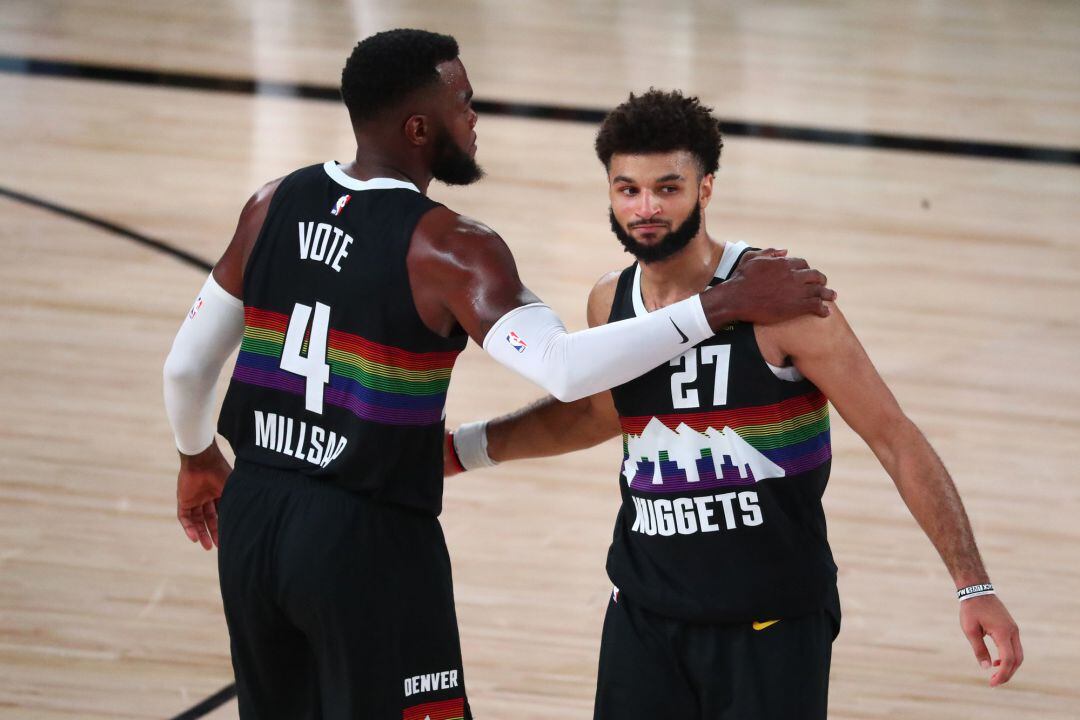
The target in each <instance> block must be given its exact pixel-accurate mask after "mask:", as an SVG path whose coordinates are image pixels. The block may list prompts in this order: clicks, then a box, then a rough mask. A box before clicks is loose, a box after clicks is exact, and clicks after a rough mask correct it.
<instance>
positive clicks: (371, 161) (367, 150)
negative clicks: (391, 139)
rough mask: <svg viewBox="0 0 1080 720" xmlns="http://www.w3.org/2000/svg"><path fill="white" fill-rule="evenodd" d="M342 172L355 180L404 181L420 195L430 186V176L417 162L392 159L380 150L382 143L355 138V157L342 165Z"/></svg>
mask: <svg viewBox="0 0 1080 720" xmlns="http://www.w3.org/2000/svg"><path fill="white" fill-rule="evenodd" d="M341 169H342V171H344V173H345V174H346V175H348V176H349V177H354V178H356V179H357V180H371V179H372V178H393V179H395V180H404V181H405V182H410V183H412V184H413V185H415V186H416V187H417V189H418V190H419V191H420V192H422V193H425V194H426V193H427V188H428V185H429V184H431V174H430V172H429V171H425V170H424V169H423V168H422V167H420V164H419V163H418V162H416V163H413V162H409V160H408V159H403V158H398V157H393V156H391V155H390V154H388V153H386V152H385V151H384V150H383V149H382V143H379V142H378V141H375V142H370V143H368V142H364V141H363V140H362V139H361V138H359V137H358V138H357V142H356V157H355V158H353V160H352V162H349V163H344V164H343V165H342V166H341Z"/></svg>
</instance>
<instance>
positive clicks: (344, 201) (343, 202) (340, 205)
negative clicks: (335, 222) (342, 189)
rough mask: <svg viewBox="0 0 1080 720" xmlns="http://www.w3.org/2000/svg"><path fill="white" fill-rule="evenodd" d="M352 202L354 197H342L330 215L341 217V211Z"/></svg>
mask: <svg viewBox="0 0 1080 720" xmlns="http://www.w3.org/2000/svg"><path fill="white" fill-rule="evenodd" d="M350 200H352V195H342V196H341V197H339V198H338V199H337V202H336V203H334V209H333V210H331V211H330V214H331V215H335V216H336V215H340V214H341V211H342V210H344V209H345V206H346V205H348V204H349V201H350Z"/></svg>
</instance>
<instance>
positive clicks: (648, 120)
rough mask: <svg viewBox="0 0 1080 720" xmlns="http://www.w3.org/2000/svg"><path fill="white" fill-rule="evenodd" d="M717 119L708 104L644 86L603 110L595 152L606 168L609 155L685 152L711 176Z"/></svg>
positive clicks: (718, 142) (719, 144)
mask: <svg viewBox="0 0 1080 720" xmlns="http://www.w3.org/2000/svg"><path fill="white" fill-rule="evenodd" d="M723 147H724V140H723V138H722V137H720V121H719V120H717V119H716V117H715V116H714V115H713V114H712V108H710V107H706V106H704V105H702V104H701V101H700V100H698V99H697V98H696V97H686V96H684V95H683V94H682V93H681V92H679V91H678V90H672V91H670V92H665V91H663V90H657V89H656V88H649V91H648V92H647V93H645V94H644V95H634V94H633V93H630V99H629V100H627V101H626V102H624V103H623V104H622V105H620V106H619V107H617V108H615V109H614V110H612V111H611V112H610V113H608V115H607V117H606V118H604V122H603V123H602V124H601V125H600V131H599V132H598V133H597V134H596V156H597V157H599V158H600V162H602V163H604V167H606V168H609V169H610V168H611V156H612V155H614V154H615V153H628V154H641V153H662V152H671V151H673V150H687V151H689V152H690V153H691V154H693V155H694V157H696V158H697V159H698V162H699V163H701V170H702V172H703V173H704V174H706V175H711V174H713V173H715V172H716V171H717V169H719V167H720V150H721V149H723Z"/></svg>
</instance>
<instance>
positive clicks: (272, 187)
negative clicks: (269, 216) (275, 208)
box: [243, 175, 288, 215]
mask: <svg viewBox="0 0 1080 720" xmlns="http://www.w3.org/2000/svg"><path fill="white" fill-rule="evenodd" d="M286 177H288V176H287V175H282V176H281V177H279V178H274V179H273V180H271V181H270V182H267V183H263V185H262V186H261V187H259V189H258V190H256V191H255V192H254V193H252V194H251V197H250V198H248V201H247V204H246V205H244V210H243V213H244V214H245V215H247V214H254V213H259V214H262V215H265V214H266V210H267V208H268V207H269V206H270V201H271V200H273V199H274V194H275V193H276V192H277V190H278V187H280V186H281V182H282V181H283V180H284V179H285V178H286Z"/></svg>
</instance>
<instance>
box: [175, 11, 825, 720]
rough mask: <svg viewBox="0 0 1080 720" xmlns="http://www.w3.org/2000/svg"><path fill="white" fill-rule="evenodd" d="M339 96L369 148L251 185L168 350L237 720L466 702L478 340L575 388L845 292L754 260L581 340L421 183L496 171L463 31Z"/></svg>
mask: <svg viewBox="0 0 1080 720" xmlns="http://www.w3.org/2000/svg"><path fill="white" fill-rule="evenodd" d="M341 93H342V97H343V99H344V101H345V105H346V107H347V108H348V111H349V116H350V119H351V121H352V126H353V129H354V132H355V136H356V143H357V149H356V156H355V159H354V160H353V161H352V162H349V163H346V164H344V165H338V164H337V163H335V162H327V163H325V164H319V165H313V166H311V167H306V168H303V169H300V170H297V171H296V172H293V173H291V174H289V175H288V176H286V177H284V178H281V179H278V180H275V181H273V182H271V183H269V184H267V185H266V186H264V187H263V188H262V189H260V190H259V191H258V192H257V193H255V195H254V196H253V197H252V198H251V199H250V200H249V201H248V203H247V205H246V207H245V208H244V209H243V211H242V212H241V214H240V220H239V224H238V227H237V229H236V233H235V235H234V237H233V239H232V242H231V243H230V244H229V246H228V247H227V249H226V250H225V253H224V255H223V256H222V257H221V259H220V260H219V261H218V263H217V265H216V266H215V268H214V270H213V273H212V274H211V276H210V277H209V278H207V280H206V284H205V285H204V287H203V289H202V292H201V294H200V295H199V297H198V299H197V300H196V302H195V304H194V306H193V307H192V309H191V311H190V313H189V315H188V317H187V319H186V320H185V321H184V324H183V325H182V327H181V329H180V331H179V333H178V334H177V337H176V339H175V341H174V344H173V347H172V350H171V352H170V354H169V357H168V359H167V361H166V365H165V399H166V408H167V411H168V414H169V418H170V422H171V424H172V426H173V429H174V432H175V434H176V440H177V446H178V448H179V450H180V453H181V456H180V465H181V467H180V473H179V476H178V484H177V499H178V516H179V518H180V523H181V525H182V526H183V528H184V530H185V532H186V533H187V535H188V537H189V538H190V539H191V540H192V541H193V542H195V541H201V543H202V545H203V546H204V547H206V548H207V549H209V548H210V547H211V546H212V544H215V543H218V541H219V540H220V553H219V555H218V558H219V573H220V581H221V593H222V598H223V600H224V606H225V614H226V620H227V622H228V626H229V633H230V638H231V643H232V658H233V665H234V669H235V671H236V679H237V690H238V695H239V705H240V714H241V716H242V717H244V718H256V717H257V718H274V717H281V718H300V717H324V718H400V717H404V718H406V719H409V718H417V719H420V718H425V717H433V718H434V717H439V718H444V719H446V718H463V717H469V716H470V712H469V709H468V702H467V699H466V693H465V689H464V678H463V674H462V668H461V654H460V649H459V644H458V634H457V624H456V619H455V612H454V602H453V592H452V585H451V577H450V564H449V559H448V557H447V552H446V546H445V543H444V540H443V535H442V531H441V528H440V526H439V522H438V520H437V516H438V514H439V512H440V509H441V503H442V460H443V450H442V445H443V407H444V402H445V397H446V388H447V384H448V383H449V380H450V372H451V368H452V366H453V364H454V360H455V358H456V357H457V355H458V353H459V352H460V351H461V350H462V349H463V347H464V346H465V343H466V341H467V338H468V337H472V338H473V339H474V340H475V341H476V342H477V343H480V344H482V345H483V346H484V348H485V349H486V350H487V352H488V353H490V354H491V355H492V356H493V357H495V358H496V359H497V360H498V361H499V362H501V363H502V364H504V365H506V366H508V367H510V368H511V369H513V370H515V371H517V372H519V373H521V374H523V375H524V376H525V377H527V378H529V379H531V380H534V381H535V382H537V383H538V384H539V385H540V386H542V387H543V388H545V389H546V390H548V391H549V392H551V393H552V394H553V395H555V396H556V397H560V398H562V399H564V400H575V399H578V398H582V397H587V396H589V395H592V394H594V393H596V392H599V391H601V390H604V389H606V388H609V387H612V386H613V385H616V384H618V383H622V382H626V381H628V380H630V379H632V378H634V377H636V376H638V375H640V374H641V373H643V372H645V371H646V370H648V369H649V368H651V367H653V366H655V365H656V364H657V363H660V362H666V361H667V360H668V359H670V358H671V357H674V356H676V355H679V354H680V353H681V352H683V351H684V350H685V349H686V348H687V347H690V346H691V345H693V344H694V343H697V342H700V341H702V340H704V339H706V338H707V337H709V336H711V335H712V334H713V332H714V329H715V328H719V327H722V326H723V325H725V324H726V323H729V322H731V321H733V320H734V319H736V318H739V319H742V320H746V321H757V322H767V321H776V320H780V319H783V318H790V317H793V316H795V315H798V314H802V313H807V312H816V313H820V314H826V313H827V312H828V310H827V309H826V308H825V306H824V304H823V301H824V300H828V299H831V298H832V297H833V296H834V294H833V293H832V292H831V291H829V290H828V289H827V288H825V287H824V277H823V276H822V275H821V274H820V273H818V272H817V271H814V270H811V269H808V268H807V267H806V264H805V262H803V261H796V260H788V259H786V258H783V257H779V256H778V255H780V254H782V253H766V254H765V256H763V257H756V258H754V259H752V260H749V261H748V262H746V263H745V264H744V265H743V266H742V267H741V269H740V273H739V274H738V277H737V278H736V279H734V280H733V281H732V283H731V287H720V288H716V289H715V290H710V291H708V292H703V293H701V294H700V295H699V294H696V293H695V294H693V296H692V297H688V298H687V299H685V300H684V301H682V302H680V303H674V304H672V305H670V306H668V307H667V308H665V309H664V310H663V311H660V312H657V313H653V314H652V315H650V316H649V317H646V318H640V319H636V320H631V321H628V322H625V323H613V324H611V325H608V326H606V327H605V328H598V329H591V330H587V331H585V332H580V333H573V334H569V333H567V332H566V331H565V329H564V327H563V325H562V323H561V322H560V321H559V319H558V318H557V317H556V316H555V314H554V313H553V312H552V311H551V310H550V309H549V308H548V307H547V306H546V305H544V304H542V303H540V302H539V300H538V298H536V296H534V295H533V294H532V293H531V292H529V290H528V289H526V288H525V287H524V285H522V283H521V281H520V279H519V278H518V274H517V269H516V267H515V264H514V260H513V258H512V256H511V255H510V252H509V250H508V248H507V247H506V245H505V243H504V242H503V241H502V239H501V238H500V237H499V236H498V235H497V234H496V233H494V232H493V231H492V230H490V229H488V228H487V227H485V226H484V225H482V224H480V223H478V222H476V221H475V220H471V219H469V218H466V217H463V216H460V215H458V214H457V213H454V212H453V211H451V210H449V209H448V208H446V207H443V206H441V205H440V204H439V203H437V202H434V201H432V200H430V199H429V198H428V197H427V196H426V194H425V193H426V191H427V188H428V185H429V183H430V182H431V180H432V179H438V180H441V181H443V182H445V183H449V184H469V183H472V182H475V181H476V180H478V179H479V178H480V176H481V174H482V173H481V170H480V168H479V167H478V166H477V164H476V162H475V160H474V156H475V152H476V133H475V131H474V127H475V124H476V113H475V112H474V111H473V109H472V105H471V98H472V88H471V86H470V84H469V80H468V77H467V75H466V73H465V68H464V67H463V66H462V64H461V61H460V60H459V59H458V47H457V43H456V42H455V41H454V39H453V38H451V37H448V36H445V35H436V34H433V33H428V32H424V31H419V30H394V31H390V32H385V33H380V34H378V35H374V36H372V37H369V38H367V39H366V40H364V41H362V42H360V43H359V44H358V45H357V46H356V48H355V49H354V51H353V53H352V55H351V56H350V57H349V59H348V61H347V63H346V65H345V69H344V71H343V73H342V85H341ZM237 344H239V345H240V353H239V356H238V358H237V362H236V367H235V370H234V372H233V376H232V382H231V384H230V386H229V391H228V394H227V395H226V398H225V404H224V407H223V409H222V412H221V416H220V419H219V421H218V425H217V428H218V430H219V431H220V432H221V434H222V435H224V436H225V437H226V438H227V439H228V440H229V442H230V444H231V445H232V448H233V450H234V451H235V454H236V468H235V470H233V471H232V472H231V474H230V468H229V466H228V464H227V463H226V461H225V459H224V458H223V456H222V454H221V452H220V451H219V449H218V447H217V445H216V443H215V442H214V424H213V420H212V413H213V407H214V397H213V389H214V384H215V381H216V379H217V377H218V374H219V372H220V370H221V368H222V366H223V364H224V362H225V359H226V357H227V356H228V355H229V354H230V352H231V351H232V350H234V349H235V347H236V345H237ZM226 478H228V482H227V483H226ZM223 487H224V488H225V492H224V494H223V495H222V488H223ZM219 496H220V498H221V502H220V505H218V498H219ZM219 512H220V517H219V516H218V513H219ZM219 527H220V538H219V536H218V531H219Z"/></svg>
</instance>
